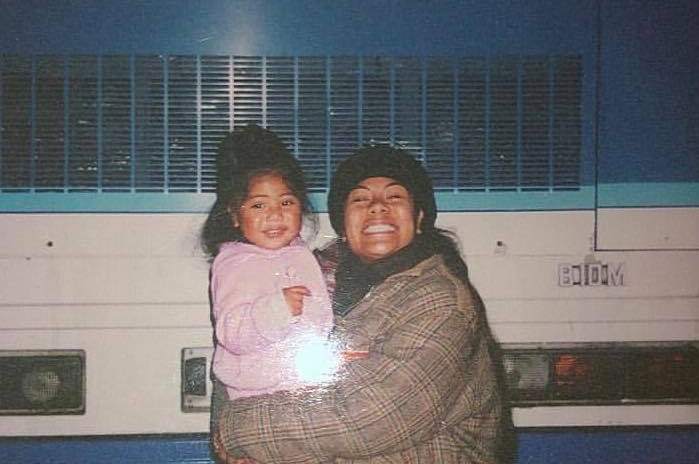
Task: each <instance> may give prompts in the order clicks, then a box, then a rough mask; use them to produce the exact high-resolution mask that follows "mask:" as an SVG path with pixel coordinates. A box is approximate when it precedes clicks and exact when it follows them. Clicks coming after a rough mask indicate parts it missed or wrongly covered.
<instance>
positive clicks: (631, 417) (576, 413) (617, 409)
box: [512, 405, 699, 427]
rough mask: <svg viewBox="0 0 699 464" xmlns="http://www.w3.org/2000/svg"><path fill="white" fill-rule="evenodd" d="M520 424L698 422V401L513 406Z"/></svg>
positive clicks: (667, 423)
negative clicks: (613, 404)
mask: <svg viewBox="0 0 699 464" xmlns="http://www.w3.org/2000/svg"><path fill="white" fill-rule="evenodd" d="M512 415H513V419H514V422H515V425H516V426H519V427H567V426H580V427H584V426H604V425H608V426H609V425H611V426H614V425H617V426H621V425H623V426H634V425H695V424H699V405H644V406H636V405H634V406H631V405H624V406H558V407H537V408H515V409H514V410H513V412H512Z"/></svg>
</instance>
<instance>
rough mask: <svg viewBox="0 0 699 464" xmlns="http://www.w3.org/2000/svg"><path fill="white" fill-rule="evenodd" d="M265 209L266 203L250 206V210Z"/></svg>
mask: <svg viewBox="0 0 699 464" xmlns="http://www.w3.org/2000/svg"><path fill="white" fill-rule="evenodd" d="M264 207H265V205H264V203H253V204H252V205H250V209H262V208H264Z"/></svg>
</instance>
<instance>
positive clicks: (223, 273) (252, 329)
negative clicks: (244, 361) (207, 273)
mask: <svg viewBox="0 0 699 464" xmlns="http://www.w3.org/2000/svg"><path fill="white" fill-rule="evenodd" d="M253 259H254V258H253ZM246 263H247V262H241V260H239V259H236V258H235V257H230V258H227V259H223V260H221V261H220V262H219V263H216V266H215V267H214V269H213V271H212V276H211V297H212V301H213V308H214V325H215V331H216V338H217V340H218V344H219V345H221V346H223V347H224V348H225V349H226V350H228V351H230V352H232V353H235V354H247V353H250V352H256V351H259V350H261V349H263V348H265V347H266V346H268V345H270V344H273V343H275V342H277V341H279V340H281V339H283V338H284V337H285V336H286V335H287V334H288V333H289V330H290V329H289V327H290V322H291V318H292V316H291V313H290V311H289V309H288V307H287V304H286V301H285V299H284V295H283V293H282V292H281V290H280V289H278V288H275V287H274V285H273V284H270V287H269V291H268V292H266V293H263V294H260V295H255V296H247V295H248V294H247V293H246V292H244V291H242V288H243V286H244V285H246V282H249V281H250V279H251V278H255V277H254V276H253V277H251V276H250V275H247V273H246V269H248V268H249V263H247V264H248V266H246Z"/></svg>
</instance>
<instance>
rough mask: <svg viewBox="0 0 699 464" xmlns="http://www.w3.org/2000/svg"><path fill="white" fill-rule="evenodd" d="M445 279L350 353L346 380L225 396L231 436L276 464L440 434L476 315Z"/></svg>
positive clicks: (224, 430) (380, 448)
mask: <svg viewBox="0 0 699 464" xmlns="http://www.w3.org/2000/svg"><path fill="white" fill-rule="evenodd" d="M444 282H445V285H436V286H428V287H420V288H417V289H416V290H415V292H414V293H413V295H412V296H411V301H412V302H411V304H410V307H408V308H402V309H401V314H402V316H401V321H400V323H399V324H396V327H395V328H394V329H392V330H391V331H390V332H389V333H387V334H386V338H385V340H382V341H378V344H377V345H376V346H377V349H376V351H374V350H372V351H371V352H370V355H369V357H368V358H367V359H362V360H356V361H350V362H348V363H347V364H346V365H345V366H344V368H343V370H342V371H341V372H340V375H339V376H338V377H340V379H339V380H338V381H336V383H333V384H331V385H328V386H327V388H315V389H313V390H307V391H304V392H302V393H282V394H273V395H264V396H258V397H252V398H245V399H242V400H239V401H234V402H229V403H227V404H225V405H223V407H222V409H221V413H220V415H219V416H218V417H219V427H220V436H221V440H222V442H223V444H224V445H225V446H226V448H227V449H229V450H231V452H232V453H235V450H241V449H242V450H243V451H244V453H245V454H247V455H248V456H250V457H252V458H254V459H256V460H258V461H261V462H264V463H266V464H273V463H322V462H327V461H331V460H332V459H333V458H335V457H345V458H355V459H359V458H367V457H370V456H375V455H383V454H394V453H400V451H401V450H403V449H406V448H409V447H412V446H415V444H418V443H421V442H424V441H427V440H430V439H432V438H433V437H434V435H435V433H436V432H437V431H438V430H439V429H440V428H441V427H444V426H445V425H448V424H444V422H443V421H444V420H445V418H446V417H447V412H448V411H450V406H451V405H453V403H454V401H455V400H456V397H457V396H458V394H459V393H460V392H461V391H462V389H463V385H464V384H465V383H466V382H465V380H464V369H463V365H462V364H461V363H463V362H465V361H464V357H465V356H466V357H468V352H469V346H471V345H472V343H471V341H470V340H469V339H470V338H471V337H472V336H473V332H474V331H475V325H476V322H475V321H474V320H473V319H472V318H470V317H469V316H468V313H469V312H468V311H466V312H464V311H459V310H458V308H457V306H458V304H457V298H456V297H455V292H454V289H453V285H452V284H451V283H450V282H447V281H446V280H445V281H444ZM471 313H472V312H471Z"/></svg>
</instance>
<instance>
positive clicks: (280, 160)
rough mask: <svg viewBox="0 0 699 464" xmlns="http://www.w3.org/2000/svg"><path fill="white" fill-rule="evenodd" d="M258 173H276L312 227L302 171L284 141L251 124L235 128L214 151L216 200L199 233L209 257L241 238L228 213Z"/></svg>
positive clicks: (245, 194)
mask: <svg viewBox="0 0 699 464" xmlns="http://www.w3.org/2000/svg"><path fill="white" fill-rule="evenodd" d="M262 174H278V175H279V176H280V177H281V178H282V179H283V180H284V183H285V184H286V185H287V186H288V187H289V189H291V191H292V192H293V193H294V195H296V197H297V198H298V199H299V201H300V202H301V210H302V212H303V216H304V220H305V222H306V223H310V224H311V225H312V227H315V226H316V225H315V217H314V216H313V213H312V210H311V202H310V199H309V197H308V192H307V189H306V181H305V179H304V176H303V170H302V169H301V166H300V165H299V163H298V161H297V160H296V158H294V157H293V155H292V154H291V153H290V152H289V150H287V148H286V146H285V145H284V142H283V141H282V140H281V139H280V138H279V137H278V136H277V135H276V134H274V133H273V132H271V131H270V130H267V129H264V128H262V127H260V126H257V125H254V124H252V125H248V126H245V127H242V128H237V129H235V130H234V131H233V132H231V133H229V134H228V135H227V136H226V137H224V139H223V140H222V141H221V144H220V145H219V148H218V152H217V154H216V201H215V202H214V205H213V206H212V207H211V210H210V211H209V215H208V217H207V218H206V222H205V223H204V227H203V228H202V232H201V244H202V248H203V249H204V251H205V252H206V253H207V254H208V255H209V256H210V257H211V258H213V257H215V256H216V255H217V254H218V251H219V248H220V246H221V244H223V243H225V242H232V241H244V240H245V237H243V235H242V234H241V232H240V230H239V229H237V228H234V227H233V222H232V217H231V214H234V213H235V211H237V210H238V208H239V207H240V204H241V203H242V201H243V200H244V199H245V197H246V196H247V193H248V188H249V186H250V181H251V180H252V179H253V178H254V177H256V176H259V175H262Z"/></svg>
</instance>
